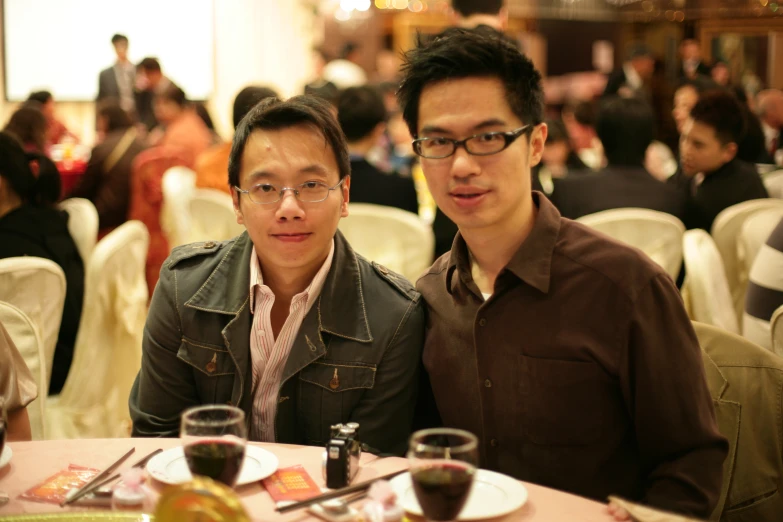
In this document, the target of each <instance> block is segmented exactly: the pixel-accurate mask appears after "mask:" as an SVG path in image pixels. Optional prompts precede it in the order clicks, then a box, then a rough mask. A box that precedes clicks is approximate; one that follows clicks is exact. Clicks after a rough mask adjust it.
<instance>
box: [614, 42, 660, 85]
mask: <svg viewBox="0 0 783 522" xmlns="http://www.w3.org/2000/svg"><path fill="white" fill-rule="evenodd" d="M654 71H655V59H654V58H653V55H652V53H651V52H650V50H649V49H648V48H647V47H646V46H644V45H641V44H637V45H634V46H633V47H632V48H631V51H630V52H629V53H628V61H626V62H625V63H624V64H623V66H622V67H621V68H620V69H617V70H615V71H614V72H612V74H610V75H609V79H608V80H607V82H606V88H605V89H604V94H603V95H604V96H612V95H615V94H619V95H620V96H626V97H628V96H635V95H640V94H642V93H643V92H644V90H645V83H646V82H648V81H649V80H650V78H652V75H653V72H654Z"/></svg>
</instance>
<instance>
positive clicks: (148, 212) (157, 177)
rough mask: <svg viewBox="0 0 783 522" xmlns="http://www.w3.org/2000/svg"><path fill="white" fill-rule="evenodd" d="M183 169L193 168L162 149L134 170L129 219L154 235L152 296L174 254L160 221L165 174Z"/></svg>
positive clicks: (144, 155) (149, 265)
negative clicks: (159, 277) (175, 168)
mask: <svg viewBox="0 0 783 522" xmlns="http://www.w3.org/2000/svg"><path fill="white" fill-rule="evenodd" d="M179 166H186V167H189V164H188V161H187V159H186V158H184V157H183V156H182V155H181V154H180V153H179V152H177V150H176V149H170V148H166V147H160V146H158V147H153V148H151V149H147V150H145V151H143V152H141V153H140V154H139V155H138V156H136V158H135V159H134V160H133V166H132V168H131V181H130V191H131V193H130V205H129V208H128V219H129V220H138V221H141V222H142V223H143V224H144V226H146V227H147V231H148V232H149V235H150V244H149V250H148V252H147V262H146V268H145V271H146V278H147V288H148V290H149V294H150V295H152V291H153V290H154V289H155V284H156V283H157V282H158V276H159V275H160V269H161V267H162V266H163V262H164V261H165V260H166V258H167V257H168V255H169V252H170V248H169V243H168V240H167V239H166V235H165V234H164V232H163V227H162V226H161V219H160V217H161V209H162V208H163V174H164V173H165V172H166V171H168V170H169V169H170V168H172V167H179Z"/></svg>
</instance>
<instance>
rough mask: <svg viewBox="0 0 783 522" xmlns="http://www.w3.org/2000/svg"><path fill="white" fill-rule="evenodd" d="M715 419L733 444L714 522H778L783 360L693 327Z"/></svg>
mask: <svg viewBox="0 0 783 522" xmlns="http://www.w3.org/2000/svg"><path fill="white" fill-rule="evenodd" d="M693 329H694V330H695V332H696V337H698V339H699V345H700V346H701V350H702V360H703V362H704V371H705V373H706V377H707V387H708V388H709V390H710V395H711V396H712V401H713V404H714V405H715V417H716V418H717V420H718V427H719V429H720V432H721V434H722V435H723V436H725V437H726V438H727V439H728V441H729V458H727V459H726V460H725V461H724V463H723V485H722V486H721V492H720V497H719V500H718V505H717V506H716V507H715V509H714V511H713V513H712V516H710V520H720V521H721V522H732V521H739V520H752V521H753V522H778V521H779V520H780V514H781V513H783V496H781V494H780V491H781V490H783V448H782V447H781V442H780V441H781V440H783V425H782V424H781V419H782V418H783V403H781V401H780V394H781V390H783V359H781V358H780V357H779V356H777V355H775V354H773V353H770V352H769V351H768V350H764V349H763V348H761V347H759V346H757V345H755V344H753V343H752V342H750V341H748V340H747V339H744V338H742V337H740V336H738V335H735V334H733V333H729V332H726V331H724V330H721V329H720V328H716V327H714V326H710V325H706V324H701V323H693Z"/></svg>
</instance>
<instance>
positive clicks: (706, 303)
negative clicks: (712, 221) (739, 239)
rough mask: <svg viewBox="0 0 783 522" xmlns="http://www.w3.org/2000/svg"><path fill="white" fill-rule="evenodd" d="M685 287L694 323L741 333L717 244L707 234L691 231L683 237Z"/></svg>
mask: <svg viewBox="0 0 783 522" xmlns="http://www.w3.org/2000/svg"><path fill="white" fill-rule="evenodd" d="M682 243H683V250H682V251H683V258H684V260H685V273H686V276H685V285H684V286H685V287H686V288H687V292H685V293H684V295H683V298H684V299H685V300H686V301H687V302H686V306H687V308H688V309H689V310H690V314H691V318H692V319H693V320H694V321H698V322H701V323H706V324H711V325H713V326H717V327H719V328H723V329H724V330H727V331H729V332H732V333H739V324H738V321H737V316H736V314H735V313H734V307H733V305H732V302H731V292H730V291H729V285H728V283H727V282H726V272H725V269H724V267H723V261H722V259H721V257H720V253H718V248H717V247H716V246H715V241H713V239H712V237H710V235H709V234H708V233H707V232H705V231H704V230H702V229H700V228H697V229H694V230H688V231H687V232H685V235H684V236H683V240H682Z"/></svg>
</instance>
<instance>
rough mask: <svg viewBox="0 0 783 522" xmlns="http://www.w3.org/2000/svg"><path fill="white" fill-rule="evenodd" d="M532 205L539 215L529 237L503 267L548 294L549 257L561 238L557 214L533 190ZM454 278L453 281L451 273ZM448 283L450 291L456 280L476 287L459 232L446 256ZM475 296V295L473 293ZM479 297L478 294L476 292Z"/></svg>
mask: <svg viewBox="0 0 783 522" xmlns="http://www.w3.org/2000/svg"><path fill="white" fill-rule="evenodd" d="M532 197H533V203H534V204H535V205H536V207H538V215H537V216H536V222H535V224H534V225H533V228H532V230H531V231H530V234H529V235H528V236H527V238H526V239H525V241H524V242H523V243H522V246H520V247H519V250H517V251H516V253H515V254H514V256H513V257H512V258H511V260H510V261H509V262H508V264H507V265H506V268H505V270H507V271H508V272H510V273H512V274H514V275H515V276H517V277H518V278H519V279H521V280H522V281H524V282H525V283H527V284H528V285H530V286H532V287H533V288H536V289H538V290H539V291H541V292H543V293H548V292H549V286H550V277H551V270H552V256H553V254H554V250H555V246H556V244H557V238H558V237H559V235H560V220H561V217H560V212H558V211H557V208H555V206H554V205H553V204H552V203H551V202H550V201H549V200H548V199H547V198H546V197H545V196H544V195H543V194H542V193H540V192H537V191H533V195H532ZM455 271H456V272H457V274H458V276H459V277H457V278H453V279H452V276H453V275H454V272H455ZM446 281H449V291H451V290H452V288H453V284H452V283H455V284H456V283H457V281H459V282H461V283H463V284H464V285H465V286H466V287H467V286H469V285H472V286H475V283H473V276H472V275H471V272H470V259H469V255H468V246H467V243H465V240H464V239H463V238H462V235H461V234H460V233H459V232H458V233H457V235H456V236H455V238H454V243H453V244H452V247H451V253H450V254H449V266H448V272H447V275H446ZM474 293H475V292H474ZM479 294H480V292H479Z"/></svg>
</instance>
